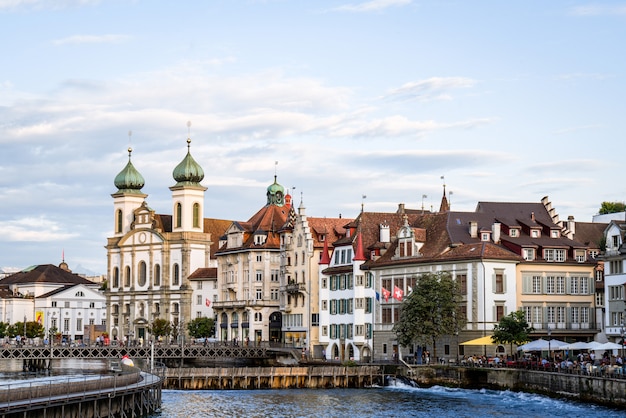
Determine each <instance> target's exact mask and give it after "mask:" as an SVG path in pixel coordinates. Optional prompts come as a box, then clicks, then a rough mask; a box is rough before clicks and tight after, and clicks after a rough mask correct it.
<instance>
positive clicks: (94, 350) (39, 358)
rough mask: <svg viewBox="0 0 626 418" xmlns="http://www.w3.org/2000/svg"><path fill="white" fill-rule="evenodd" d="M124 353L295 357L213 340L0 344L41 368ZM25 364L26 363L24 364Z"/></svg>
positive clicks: (1, 355)
mask: <svg viewBox="0 0 626 418" xmlns="http://www.w3.org/2000/svg"><path fill="white" fill-rule="evenodd" d="M124 355H128V356H129V357H131V358H144V359H149V358H154V359H157V360H159V361H163V362H168V360H170V361H171V360H181V359H186V358H195V359H205V360H223V359H231V360H235V359H272V358H277V357H281V356H282V357H284V356H289V357H291V358H295V359H296V360H297V359H298V358H299V357H298V350H294V349H292V348H283V347H270V346H262V345H259V346H250V347H247V346H229V345H220V344H217V343H214V344H208V345H206V346H203V345H185V346H180V345H155V346H130V347H121V346H105V347H68V346H53V347H50V346H25V347H2V348H0V359H17V360H24V364H25V367H30V366H31V365H35V367H36V368H45V366H42V364H41V363H42V362H46V363H47V364H48V367H49V361H50V360H53V359H73V358H75V359H115V358H117V359H119V358H121V357H122V356H124ZM27 365H28V366H27Z"/></svg>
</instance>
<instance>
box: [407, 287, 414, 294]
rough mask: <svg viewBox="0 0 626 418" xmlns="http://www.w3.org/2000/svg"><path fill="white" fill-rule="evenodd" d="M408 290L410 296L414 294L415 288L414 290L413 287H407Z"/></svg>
mask: <svg viewBox="0 0 626 418" xmlns="http://www.w3.org/2000/svg"><path fill="white" fill-rule="evenodd" d="M406 290H408V292H409V295H410V294H411V293H413V288H412V287H411V286H407V289H406Z"/></svg>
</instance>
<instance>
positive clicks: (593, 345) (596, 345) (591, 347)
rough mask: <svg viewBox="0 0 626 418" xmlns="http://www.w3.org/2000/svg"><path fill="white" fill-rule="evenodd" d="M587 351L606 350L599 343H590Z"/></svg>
mask: <svg viewBox="0 0 626 418" xmlns="http://www.w3.org/2000/svg"><path fill="white" fill-rule="evenodd" d="M587 350H592V351H596V350H606V348H604V344H602V343H599V342H597V341H592V342H590V343H589V347H588V348H587Z"/></svg>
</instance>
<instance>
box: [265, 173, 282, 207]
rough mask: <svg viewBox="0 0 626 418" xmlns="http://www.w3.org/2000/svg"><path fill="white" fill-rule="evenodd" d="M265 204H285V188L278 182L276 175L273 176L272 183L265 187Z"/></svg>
mask: <svg viewBox="0 0 626 418" xmlns="http://www.w3.org/2000/svg"><path fill="white" fill-rule="evenodd" d="M267 204H268V205H276V206H283V205H284V204H285V188H284V187H283V186H281V185H280V184H278V182H277V181H276V176H274V183H273V184H270V185H269V186H268V187H267Z"/></svg>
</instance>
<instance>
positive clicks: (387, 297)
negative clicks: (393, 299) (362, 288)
mask: <svg viewBox="0 0 626 418" xmlns="http://www.w3.org/2000/svg"><path fill="white" fill-rule="evenodd" d="M382 293H383V298H385V302H387V301H388V300H389V296H391V292H390V291H388V290H387V289H385V288H384V287H383V290H382Z"/></svg>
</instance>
